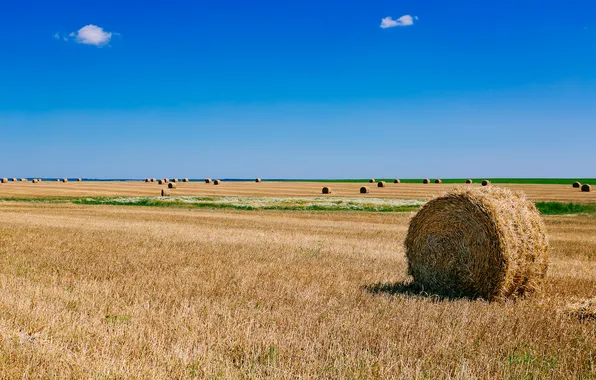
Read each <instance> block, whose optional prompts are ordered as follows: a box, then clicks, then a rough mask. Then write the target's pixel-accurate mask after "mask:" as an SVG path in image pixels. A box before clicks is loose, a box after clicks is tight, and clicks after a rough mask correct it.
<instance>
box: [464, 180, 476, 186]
mask: <svg viewBox="0 0 596 380" xmlns="http://www.w3.org/2000/svg"><path fill="white" fill-rule="evenodd" d="M472 182H474V181H472V180H471V179H467V180H466V183H467V184H468V185H469V184H471V183H472Z"/></svg>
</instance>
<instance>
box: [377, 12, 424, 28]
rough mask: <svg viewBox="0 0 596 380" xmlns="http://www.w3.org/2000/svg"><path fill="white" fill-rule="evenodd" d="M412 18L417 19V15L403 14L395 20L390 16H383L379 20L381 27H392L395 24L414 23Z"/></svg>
mask: <svg viewBox="0 0 596 380" xmlns="http://www.w3.org/2000/svg"><path fill="white" fill-rule="evenodd" d="M414 20H418V16H416V17H412V16H410V15H403V16H401V17H400V18H398V19H397V20H394V19H393V18H392V17H385V18H383V19H382V20H381V28H383V29H387V28H393V27H396V26H410V25H414Z"/></svg>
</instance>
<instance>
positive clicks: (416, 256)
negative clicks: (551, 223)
mask: <svg viewBox="0 0 596 380" xmlns="http://www.w3.org/2000/svg"><path fill="white" fill-rule="evenodd" d="M405 251H406V257H407V260H408V270H409V273H410V275H412V277H414V281H415V283H417V284H418V285H421V286H422V288H423V289H425V290H426V291H432V292H437V293H439V294H443V295H447V296H457V297H461V296H463V297H471V298H478V297H481V298H485V299H487V300H496V299H503V298H508V297H517V296H522V295H525V294H527V293H532V292H534V291H536V290H538V289H539V288H540V285H541V284H542V280H543V278H544V276H545V274H546V270H547V267H548V255H547V251H548V240H547V237H546V229H545V227H544V223H543V221H542V219H541V217H540V214H539V213H538V211H537V210H536V207H535V206H534V204H533V203H532V202H530V201H528V200H527V199H526V197H525V194H523V193H521V192H512V191H510V190H508V189H504V188H499V187H495V186H489V187H485V188H482V187H480V188H471V187H469V188H455V189H453V190H451V191H450V192H448V193H446V194H445V195H442V196H440V197H438V198H435V199H433V200H431V201H430V202H428V203H427V204H426V205H424V207H422V209H421V210H420V211H419V212H418V213H417V214H416V216H414V218H412V220H411V222H410V227H409V229H408V235H407V237H406V241H405Z"/></svg>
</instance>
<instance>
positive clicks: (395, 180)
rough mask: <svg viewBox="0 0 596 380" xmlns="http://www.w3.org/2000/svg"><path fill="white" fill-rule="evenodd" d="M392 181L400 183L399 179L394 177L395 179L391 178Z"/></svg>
mask: <svg viewBox="0 0 596 380" xmlns="http://www.w3.org/2000/svg"><path fill="white" fill-rule="evenodd" d="M393 183H401V181H400V180H399V179H397V178H396V179H394V180H393Z"/></svg>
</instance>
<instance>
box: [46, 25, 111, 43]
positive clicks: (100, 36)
mask: <svg viewBox="0 0 596 380" xmlns="http://www.w3.org/2000/svg"><path fill="white" fill-rule="evenodd" d="M116 34H117V33H113V32H108V31H106V30H104V29H103V28H102V27H99V26H97V25H93V24H89V25H85V26H84V27H82V28H81V29H79V30H78V31H76V32H71V33H70V34H68V36H61V35H60V34H59V33H56V34H54V38H55V39H57V40H63V41H71V40H72V41H75V42H77V43H79V44H83V45H93V46H98V47H101V46H106V45H108V44H109V43H110V40H111V39H112V37H113V36H114V35H116Z"/></svg>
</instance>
